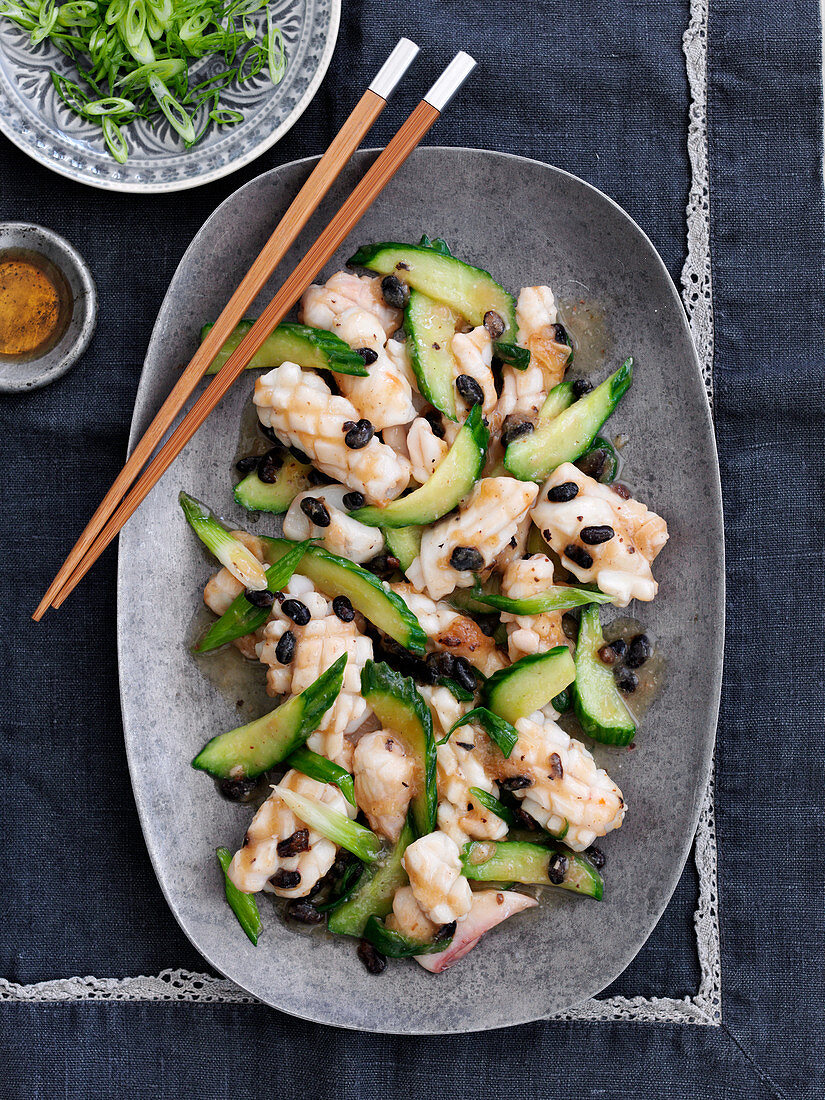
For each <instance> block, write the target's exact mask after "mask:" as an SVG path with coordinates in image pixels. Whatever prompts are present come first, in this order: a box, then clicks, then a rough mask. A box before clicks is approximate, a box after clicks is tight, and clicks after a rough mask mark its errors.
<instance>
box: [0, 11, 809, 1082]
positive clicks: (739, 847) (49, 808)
mask: <svg viewBox="0 0 825 1100" xmlns="http://www.w3.org/2000/svg"><path fill="white" fill-rule="evenodd" d="M702 8H703V3H702V0H694V4H693V9H694V10H693V13H691V11H690V8H689V4H688V0H660V2H658V3H653V2H651V0H647V2H640V0H635V2H633V0H631V2H627V0H625V2H623V3H620V2H619V0H595V2H594V0H568V2H566V3H561V2H560V0H538V2H536V3H532V4H529V5H528V4H518V3H513V4H510V5H506V6H504V5H498V6H496V7H492V6H489V7H487V8H484V9H482V8H480V7H478V6H473V7H470V6H469V5H467V4H463V3H460V2H457V0H441V2H440V3H438V4H436V5H431V4H424V3H422V2H421V0H411V2H410V3H408V4H406V5H404V6H403V7H393V8H391V9H390V7H389V6H388V5H386V4H379V3H378V2H377V0H357V2H345V5H344V13H343V19H342V27H341V34H340V38H339V43H338V47H337V50H336V53H335V57H334V59H333V62H332V66H331V68H330V71H329V74H328V76H327V78H326V80H325V81H324V84H323V86H322V88H321V90H320V91H319V93H318V95H317V97H316V99H315V101H314V103H313V104H312V105H311V106H310V108H309V109H308V111H307V112H306V114H305V115H304V117H303V118H302V119H301V120H300V121H299V123H298V124H297V125H296V127H295V128H294V130H293V131H292V132H291V133H290V134H289V135H288V136H287V137H286V138H285V139H284V140H283V141H282V142H281V143H280V144H279V145H278V146H276V148H275V149H273V150H271V151H270V152H269V153H268V154H266V155H265V156H263V157H261V158H260V160H258V161H256V162H255V163H254V164H253V165H251V166H249V167H248V168H246V169H244V170H243V171H241V172H238V173H237V174H236V175H234V176H231V177H229V178H228V179H226V180H223V181H221V182H219V183H217V184H214V185H211V186H209V187H205V188H201V189H199V190H196V191H193V192H188V193H184V194H181V195H170V196H158V197H154V196H152V197H140V196H125V195H109V194H104V193H102V192H98V191H92V190H88V189H85V188H81V187H79V186H77V185H74V184H72V183H70V182H68V181H66V180H63V179H61V178H59V177H57V176H55V175H52V174H50V173H49V172H47V171H46V170H45V169H43V168H41V167H39V166H37V165H35V164H34V163H33V162H31V161H30V160H28V159H27V158H26V157H24V156H23V155H22V154H21V153H19V152H18V151H17V150H16V149H15V148H14V147H13V146H11V145H10V144H9V143H8V142H7V141H6V140H5V139H0V218H2V219H3V220H12V219H22V220H30V221H35V222H40V223H41V224H44V225H47V226H50V227H52V228H54V229H56V230H57V231H58V232H60V233H63V234H64V235H66V236H67V237H68V238H69V239H70V240H71V241H73V243H74V244H75V245H76V246H77V247H79V248H80V250H81V251H82V252H83V253H84V255H85V256H86V258H87V259H88V261H89V262H90V264H91V266H92V269H93V272H94V275H95V278H96V280H97V284H98V287H99V291H100V305H101V319H100V324H99V327H98V331H97V334H96V336H95V338H94V341H93V343H92V346H91V348H90V349H89V351H88V353H87V354H86V356H85V358H84V360H83V361H82V362H81V364H80V365H79V366H78V367H76V369H75V370H74V371H73V372H72V373H71V374H70V375H68V376H67V377H65V378H64V379H62V380H61V381H59V382H57V383H56V384H54V385H53V386H51V387H50V388H49V389H47V390H43V391H40V392H37V393H33V394H30V395H27V396H24V397H16V398H12V397H3V398H1V399H0V428H1V429H2V430H0V448H2V456H3V460H2V462H0V501H1V502H2V511H1V512H0V515H2V523H3V529H2V538H1V539H0V575H2V577H3V578H4V584H3V597H2V600H0V616H1V617H2V638H3V647H4V654H3V655H4V672H3V688H4V690H3V706H2V714H0V720H1V721H2V737H1V738H0V774H2V776H3V780H2V783H3V787H2V791H3V797H2V800H0V835H2V845H0V875H2V882H3V887H4V889H3V895H2V896H3V906H2V908H3V913H4V921H3V934H2V936H0V979H4V980H5V984H0V1097H3V1098H5V1097H9V1098H17V1097H20V1098H22V1097H26V1098H27V1100H36V1098H40V1097H43V1098H49V1100H52V1098H56V1097H122V1098H131V1097H141V1098H142V1097H146V1096H149V1095H152V1096H155V1097H158V1098H159V1100H161V1098H166V1097H176V1098H179V1097H187V1096H190V1095H191V1096H198V1097H201V1098H204V1100H210V1098H212V1097H215V1098H218V1097H221V1098H222V1097H234V1096H236V1095H238V1094H241V1095H248V1096H258V1095H260V1096H264V1095H271V1094H275V1095H278V1096H280V1097H284V1098H286V1100H292V1098H298V1097H312V1098H315V1097H319V1098H327V1097H333V1096H334V1097H341V1098H343V1100H372V1098H376V1100H378V1098H394V1097H396V1096H400V1095H408V1096H410V1097H411V1098H415V1097H431V1096H435V1095H445V1096H450V1097H455V1098H463V1097H468V1098H469V1097H472V1098H473V1100H483V1098H488V1097H498V1096H504V1095H505V1094H506V1095H508V1096H511V1095H517V1096H524V1097H529V1098H531V1100H532V1098H533V1097H535V1098H543V1097H562V1098H568V1097H569V1098H578V1097H590V1096H605V1097H619V1096H634V1097H635V1096H640V1097H648V1096H650V1097H656V1098H657V1100H669V1098H671V1097H673V1098H676V1097H678V1098H679V1100H684V1098H690V1100H693V1098H697V1100H698V1098H705V1097H708V1098H710V1097H713V1098H716V1097H724V1098H728V1097H730V1098H739V1097H742V1098H748V1100H755V1098H761V1097H786V1098H791V1097H820V1096H822V1095H823V1094H825V1089H823V1077H822V1056H823V1032H822V1004H823V994H825V980H824V979H823V961H822V956H823V952H822V945H823V923H824V922H823V910H824V909H825V906H823V887H822V883H823V859H822V852H823V835H822V834H823V813H822V795H821V792H822V789H823V722H822V715H823V694H825V693H824V692H823V676H824V674H825V653H823V632H822V607H823V570H822V557H821V554H822V533H823V514H822V513H823V484H822V482H823V476H822V457H821V456H822V449H823V442H824V441H825V437H824V436H823V428H825V424H824V423H823V421H824V420H825V416H823V410H825V402H824V401H823V397H825V395H824V394H823V388H824V387H823V375H824V374H825V371H823V354H822V348H823V343H825V341H823V335H824V334H823V291H825V285H824V284H825V263H824V261H825V255H824V254H825V243H824V238H823V230H824V229H825V221H824V220H823V192H822V176H821V169H822V153H823V149H822V94H821V92H822V78H821V56H820V27H819V12H818V6H817V4H816V0H805V2H802V0H796V2H795V3H793V4H792V5H791V6H790V7H783V8H780V6H779V5H776V4H771V3H768V2H767V0H750V2H749V3H747V4H745V3H744V2H740V3H733V2H730V3H725V2H722V0H710V13H709V20H708V23H707V33H706V37H704V38H702V39H701V41H703V42H704V43H705V45H706V50H707V62H708V82H707V101H708V122H709V126H708V132H707V139H706V141H707V146H706V148H707V152H708V155H709V164H710V176H709V201H710V242H711V254H712V262H713V330H712V335H713V340H714V346H715V360H714V394H715V417H716V425H717V432H718V441H719V453H720V463H721V469H722V479H723V489H724V498H725V508H726V518H727V532H728V533H727V540H728V541H727V554H728V569H729V573H728V584H729V588H728V624H729V625H728V638H727V668H726V675H725V684H724V691H723V700H722V713H721V719H720V726H719V738H718V752H717V785H716V798H715V807H716V817H717V829H718V853H719V883H718V895H719V899H718V911H719V918H720V926H721V944H722V956H721V960H722V968H721V987H722V1016H721V1023H719V1022H711V1023H709V1024H708V1023H706V1024H697V1023H689V1022H686V1020H685V1019H684V1018H681V1019H666V1020H664V1022H660V1023H644V1022H638V1020H634V1021H619V1022H583V1021H581V1020H579V1021H570V1022H564V1021H552V1022H546V1023H537V1024H533V1025H530V1026H527V1027H520V1028H518V1029H512V1030H504V1031H498V1032H493V1033H490V1034H487V1035H470V1036H463V1037H452V1038H447V1039H404V1038H393V1037H387V1036H383V1037H376V1036H364V1035H356V1034H352V1033H347V1032H341V1031H336V1030H333V1029H329V1028H323V1027H320V1026H316V1025H309V1024H305V1023H302V1022H300V1021H297V1020H293V1019H290V1018H287V1017H284V1016H282V1015H280V1014H278V1013H276V1012H274V1011H272V1010H270V1009H268V1008H265V1007H262V1006H259V1005H249V1004H226V1003H212V1004H209V1003H183V1002H178V1003H175V1002H168V1003H163V1002H152V1001H117V1000H111V1001H100V1000H85V999H84V1000H72V1001H67V1002H61V1003H53V1002H43V1001H36V1000H33V999H32V998H33V997H35V996H37V993H36V990H34V989H33V988H32V987H33V986H34V985H35V983H40V982H49V981H52V980H54V979H59V978H68V977H71V976H76V975H81V976H82V975H94V976H95V978H97V979H105V978H113V979H121V978H124V977H130V976H135V975H141V974H143V975H154V974H158V973H159V972H160V971H162V970H164V969H184V970H188V971H192V972H204V971H206V970H207V967H206V965H205V963H204V962H203V960H202V959H201V958H200V957H199V956H198V954H197V952H195V951H194V949H193V948H192V947H191V946H190V945H189V943H188V941H187V940H186V939H185V937H184V936H183V934H182V933H181V931H180V930H179V928H178V926H177V925H176V923H175V921H174V920H173V918H172V916H171V914H170V912H169V910H168V908H167V907H166V904H165V902H164V901H163V898H162V896H161V894H160V891H159V888H158V886H157V883H156V880H155V878H154V875H153V873H152V870H151V867H150V866H149V862H148V858H147V856H146V852H145V849H144V846H143V842H142V838H141V834H140V829H139V826H138V822H137V817H136V813H135V808H134V804H133V801H132V796H131V790H130V786H129V781H128V776H127V772H126V763H125V757H124V752H123V744H122V736H121V729H120V715H119V707H118V691H117V669H116V658H115V630H114V602H115V576H114V574H115V557H114V552H113V551H109V553H108V554H107V555H106V556H105V558H104V559H103V561H102V562H101V563H100V564H99V565H98V567H97V568H96V570H95V572H94V574H93V575H92V576H91V577H90V578H89V579H88V580H87V581H86V583H85V584H84V585H83V586H82V587H81V588H80V589H79V590H78V593H77V594H76V595H75V596H74V597H73V598H72V600H71V601H70V603H69V604H67V606H66V609H65V610H64V611H62V612H61V613H59V614H52V615H50V616H49V618H48V619H47V621H46V623H47V625H46V626H45V627H42V626H41V627H36V626H34V625H33V624H32V623H31V622H30V620H29V614H30V612H31V610H32V609H33V607H34V606H35V604H36V603H37V599H38V598H39V595H40V593H41V592H42V590H43V588H44V587H45V585H46V583H47V582H48V580H49V579H50V578H51V576H52V575H53V573H54V571H55V569H56V568H57V566H58V564H59V562H60V560H61V559H62V557H63V555H64V554H65V552H66V549H67V546H68V543H69V541H70V536H71V535H72V533H74V532H76V531H78V530H79V529H80V527H81V526H82V523H83V522H84V521H85V519H86V518H87V517H88V515H89V513H90V512H91V511H92V509H93V506H94V504H95V503H96V502H97V501H98V500H99V498H100V497H101V496H102V494H103V492H104V491H105V489H106V488H107V487H108V485H109V484H110V482H111V480H112V478H113V476H114V474H115V473H116V471H117V470H118V469H119V467H120V465H121V464H122V461H123V457H124V453H125V445H126V437H127V429H128V424H129V419H130V415H131V409H132V404H133V400H134V394H135V390H136V387H137V383H138V377H139V373H140V363H141V361H142V357H143V353H144V350H145V347H146V344H147V341H148V337H149V334H150V331H151V327H152V324H153V321H154V317H155V314H156V312H157V309H158V307H159V305H160V302H161V300H162V298H163V295H164V293H165V289H166V286H167V284H168V282H169V280H170V278H171V276H172V273H173V271H174V269H175V266H176V265H177V263H178V261H179V259H180V257H181V255H182V253H183V251H184V250H185V248H186V246H187V244H188V243H189V241H190V240H191V238H192V236H193V234H194V233H195V232H196V230H197V229H198V227H199V226H200V224H201V223H202V222H203V220H204V219H205V218H206V216H207V215H208V214H209V213H210V212H211V211H212V209H214V207H215V206H216V205H217V204H218V203H219V202H220V201H221V200H222V199H223V198H224V197H225V196H226V195H227V194H229V193H230V192H231V191H232V190H234V189H235V188H236V187H237V186H239V185H240V184H241V183H243V182H244V181H245V180H246V179H248V178H250V177H251V176H253V175H255V174H257V173H258V172H260V171H263V170H265V169H266V168H269V167H272V166H275V165H278V164H281V163H284V162H286V161H288V160H291V159H294V158H296V157H301V156H306V155H310V154H314V153H318V152H320V151H322V150H323V149H324V148H325V146H326V144H327V143H328V141H329V140H330V138H331V137H332V135H333V134H334V132H335V131H336V129H337V128H338V126H339V125H340V124H341V122H342V121H343V119H344V118H345V117H346V114H347V112H348V111H349V110H350V108H351V107H352V105H353V103H354V102H355V99H356V97H357V95H358V94H359V93H360V90H361V88H362V86H363V85H364V84H366V83H367V82H368V79H369V78H370V77H371V75H372V74H373V72H374V71H375V69H376V68H377V66H378V64H379V62H380V60H382V59H383V57H384V56H385V55H386V53H387V52H388V51H389V48H390V46H391V45H392V43H393V42H394V41H395V40H396V39H397V37H399V36H400V35H401V34H407V35H409V36H410V37H412V38H414V39H415V40H417V41H418V42H419V44H420V45H422V47H424V49H425V52H424V53H423V55H422V57H421V59H420V61H419V62H418V63H417V65H416V68H415V70H414V74H415V75H414V79H411V80H410V81H409V82H408V83H407V84H406V85H405V88H404V90H403V93H402V94H399V96H398V97H397V99H395V100H394V101H393V102H392V103H391V105H390V107H389V108H388V110H387V111H386V112H385V115H384V117H383V118H382V119H381V120H380V121H379V123H378V125H377V126H376V128H375V130H374V131H373V134H372V135H371V138H370V144H378V143H383V142H385V141H386V140H387V139H388V137H389V136H390V135H391V133H392V132H393V130H394V129H395V127H396V126H397V125H398V123H399V122H400V120H401V119H402V118H403V116H404V114H405V113H406V111H407V110H408V109H409V107H410V106H411V105H412V103H413V102H415V99H416V98H417V94H416V93H417V92H418V91H419V90H420V89H423V88H425V87H426V86H427V84H428V81H429V79H430V78H431V77H433V76H434V75H435V74H436V73H437V71H438V70H439V69H440V67H441V65H442V63H443V61H444V60H445V59H446V58H447V57H448V56H450V55H451V54H452V52H453V51H454V49H455V48H458V47H463V48H466V49H468V50H469V51H470V52H471V53H473V54H474V56H476V57H477V58H478V60H479V61H480V62H481V66H482V68H481V70H480V72H479V73H478V75H477V76H476V77H475V78H474V79H473V81H472V82H471V84H470V85H468V87H467V88H466V89H465V90H464V92H463V93H462V95H461V98H460V99H459V100H458V101H457V102H456V103H455V104H454V105H453V107H452V108H451V109H450V111H449V112H448V113H447V114H446V115H445V117H444V118H443V119H442V120H441V121H440V122H439V123H438V125H437V126H436V128H435V129H434V130H433V132H432V134H431V135H430V139H429V140H430V141H431V142H432V143H434V144H436V143H437V144H456V145H475V146H480V147H489V148H495V149H501V150H504V151H508V152H514V153H520V154H524V155H527V156H533V157H536V158H538V159H542V160H547V161H550V162H552V163H555V164H558V165H560V166H561V167H563V168H566V169H569V170H570V171H572V172H575V173H576V174H578V175H580V176H582V177H583V178H585V179H586V180H588V181H589V182H591V183H593V184H595V185H596V186H598V187H601V188H602V189H604V190H605V191H607V192H608V193H609V194H610V195H612V196H613V197H614V198H615V199H616V200H617V201H618V202H619V203H621V204H622V205H623V206H624V207H625V209H627V210H628V211H629V212H630V214H631V215H632V216H633V217H634V218H636V220H637V221H638V222H639V223H640V224H641V225H642V227H643V228H644V229H645V230H646V231H647V232H648V233H649V235H650V236H651V237H652V239H653V241H654V243H655V245H656V246H657V248H658V249H659V251H660V252H661V254H662V256H663V258H664V260H665V262H666V264H667V265H668V268H669V270H670V271H671V274H672V275H673V277H674V278H675V279H676V280H677V281H678V279H679V275H680V272H681V270H682V267H683V264H684V262H685V258H686V249H687V224H686V217H685V205H686V202H687V199H688V194H689V191H690V187H691V181H692V175H691V172H692V166H691V163H690V161H689V158H688V120H689V109H690V95H689V88H688V82H687V78H686V72H685V57H684V55H683V52H682V34H683V31H684V30H685V28H686V27H687V26H688V23H689V21H690V19H691V14H693V18H694V21H695V23H697V24H698V25H699V26H700V27H703V26H704V24H703V20H702V18H701V17H702ZM700 52H701V45H700ZM692 140H699V141H700V142H701V141H702V140H703V139H702V137H701V134H700V135H699V137H698V138H697V137H696V135H693V137H692ZM693 170H694V171H695V165H694V168H693ZM697 522H701V517H697ZM697 894H698V881H697V874H696V871H695V868H694V865H693V863H689V864H688V867H687V868H686V870H685V873H684V875H683V877H682V881H681V882H680V885H679V887H678V889H677V891H676V894H675V896H674V898H673V900H672V902H671V904H670V905H669V907H668V909H667V911H666V913H665V915H664V916H663V918H662V920H661V922H660V924H659V926H658V927H657V929H656V931H655V932H654V934H653V936H652V937H651V939H650V940H649V942H648V943H647V944H646V946H645V947H644V948H643V950H642V952H641V953H640V954H639V956H638V957H637V959H636V960H635V961H634V962H633V964H632V965H631V966H630V967H629V969H628V970H627V971H626V972H625V973H624V974H623V975H622V976H621V978H619V979H618V980H617V982H616V983H614V986H613V987H611V989H610V990H608V991H606V993H605V996H610V997H625V998H634V997H642V998H646V999H650V998H669V999H670V1000H671V1001H673V1000H678V999H682V998H694V997H695V995H696V992H697V989H698V988H699V984H700V981H701V980H702V971H701V968H700V965H699V959H698V957H697V949H696V938H695V935H694V930H693V913H694V910H695V908H696V905H697ZM97 984H98V987H99V983H97ZM21 998H28V999H21Z"/></svg>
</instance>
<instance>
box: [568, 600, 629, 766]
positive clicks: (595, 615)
mask: <svg viewBox="0 0 825 1100" xmlns="http://www.w3.org/2000/svg"><path fill="white" fill-rule="evenodd" d="M603 645H604V634H602V626H601V623H600V621H599V611H598V608H597V607H587V608H585V609H584V611H582V614H581V621H580V623H579V640H578V644H577V645H576V683H575V687H574V691H573V707H574V709H575V711H576V717H577V718H578V720H579V722H580V723H581V727H582V729H583V730H584V732H585V733H586V734H587V735H588V736H589V737H592V738H593V739H594V741H601V742H602V743H603V744H605V745H629V744H630V742H631V741H632V740H633V738H634V737H635V735H636V724H635V722H634V721H633V717H632V715H631V713H630V711H629V710H628V709H627V707H626V706H625V704H624V702H623V700H622V697H621V695H620V694H619V689H618V687H617V686H616V681H615V679H614V678H613V673H612V672H611V671H610V669H609V668H608V667H607V665H605V664H603V663H602V662H601V661H600V660H599V650H600V649H601V647H602V646H603Z"/></svg>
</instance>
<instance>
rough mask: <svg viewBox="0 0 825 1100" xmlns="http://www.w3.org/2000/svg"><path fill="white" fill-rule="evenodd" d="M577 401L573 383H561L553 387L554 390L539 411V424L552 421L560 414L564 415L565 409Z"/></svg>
mask: <svg viewBox="0 0 825 1100" xmlns="http://www.w3.org/2000/svg"><path fill="white" fill-rule="evenodd" d="M575 400H576V398H575V396H574V394H573V383H572V382H559V384H558V385H557V386H553V388H552V390H550V392H549V393H548V395H547V397H546V398H545V399H544V404H543V405H542V407H541V408H540V409H539V416H538V420H539V423H542V422H543V421H545V420H552V419H553V418H554V417H556V416H558V415H559V414H560V413H563V412H564V410H565V409H569V408H570V406H571V405H572V404H573V402H574V401H575Z"/></svg>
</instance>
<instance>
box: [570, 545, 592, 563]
mask: <svg viewBox="0 0 825 1100" xmlns="http://www.w3.org/2000/svg"><path fill="white" fill-rule="evenodd" d="M564 555H565V557H567V558H570V560H571V561H572V562H575V564H576V565H579V566H581V568H582V569H589V568H590V566H591V565H592V564H593V559H592V558H591V557H590V555H589V554H588V552H587V551H586V550H585V548H584V547H583V546H576V544H575V543H571V544H570V545H569V546H565V548H564Z"/></svg>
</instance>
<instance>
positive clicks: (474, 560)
mask: <svg viewBox="0 0 825 1100" xmlns="http://www.w3.org/2000/svg"><path fill="white" fill-rule="evenodd" d="M450 565H451V566H452V567H453V569H457V570H458V572H459V573H464V572H467V571H468V570H477V569H481V568H482V566H483V565H484V556H483V554H482V553H481V551H480V550H476V548H475V547H474V546H456V547H455V549H454V550H453V552H452V554H450Z"/></svg>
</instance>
